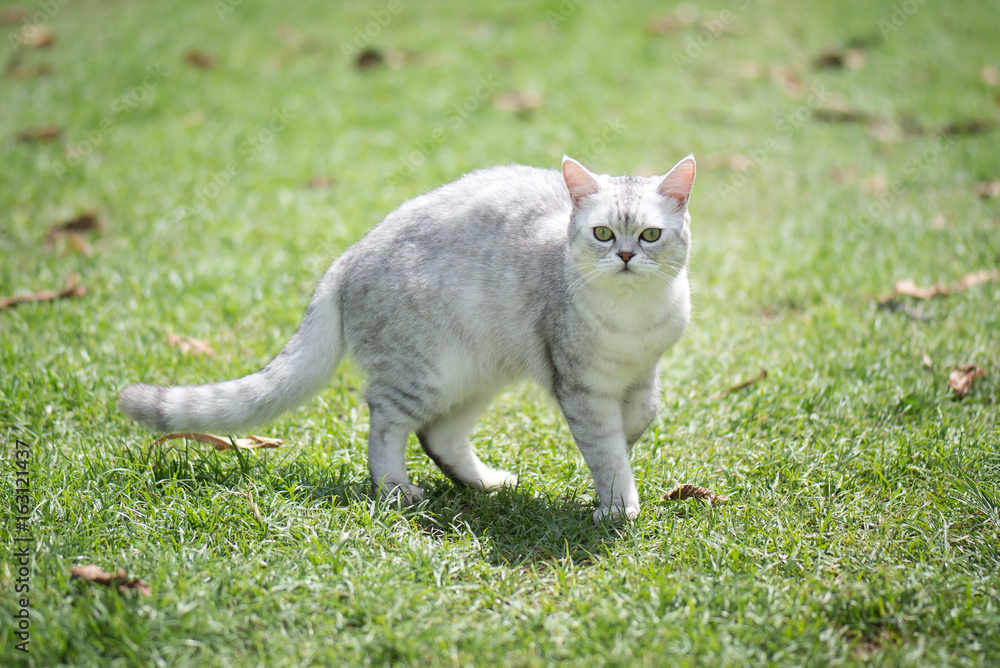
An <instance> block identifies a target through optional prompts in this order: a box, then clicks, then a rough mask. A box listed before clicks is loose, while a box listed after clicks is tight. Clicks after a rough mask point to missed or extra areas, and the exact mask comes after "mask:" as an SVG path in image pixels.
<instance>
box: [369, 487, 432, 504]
mask: <svg viewBox="0 0 1000 668" xmlns="http://www.w3.org/2000/svg"><path fill="white" fill-rule="evenodd" d="M379 496H380V497H382V500H383V501H398V502H399V503H400V504H402V505H404V506H412V505H414V504H417V503H420V502H421V501H423V500H424V490H422V489H420V488H419V487H417V486H416V485H411V484H410V483H408V482H404V483H399V484H396V483H391V482H383V483H382V484H381V485H379Z"/></svg>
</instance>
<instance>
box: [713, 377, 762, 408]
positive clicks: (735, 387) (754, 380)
mask: <svg viewBox="0 0 1000 668" xmlns="http://www.w3.org/2000/svg"><path fill="white" fill-rule="evenodd" d="M765 378H767V369H761V370H760V373H758V374H757V375H756V376H754V377H753V378H751V379H750V380H745V381H743V382H742V383H737V384H736V385H733V386H732V387H727V388H726V389H724V390H722V391H721V392H716V393H715V394H713V395H712V396H710V397H709V399H711V400H712V401H718V400H719V399H722V398H723V397H725V396H726V395H728V394H732V393H733V392H739V391H740V390H743V389H746V388H748V387H750V386H751V385H753V384H754V383H759V382H760V381H762V380H764V379H765Z"/></svg>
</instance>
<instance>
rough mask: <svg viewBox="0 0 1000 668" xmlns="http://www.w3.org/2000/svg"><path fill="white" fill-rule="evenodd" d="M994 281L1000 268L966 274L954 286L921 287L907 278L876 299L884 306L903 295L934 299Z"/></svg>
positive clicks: (999, 274) (938, 284)
mask: <svg viewBox="0 0 1000 668" xmlns="http://www.w3.org/2000/svg"><path fill="white" fill-rule="evenodd" d="M992 281H1000V269H984V270H982V271H976V272H973V273H971V274H966V275H965V276H963V277H962V278H961V279H959V280H958V282H956V283H955V284H954V285H952V286H948V285H945V284H944V283H935V284H934V285H932V286H930V287H926V288H921V287H918V286H917V284H916V283H914V282H913V280H911V279H906V280H903V281H897V282H896V285H895V286H894V287H893V288H892V291H891V292H889V293H887V294H884V295H882V296H881V297H877V298H876V299H877V300H878V303H879V304H881V305H883V306H886V305H888V304H890V303H891V302H893V301H895V299H896V297H899V296H901V295H902V296H906V297H913V298H914V299H932V298H934V297H944V296H947V295H950V294H952V293H953V292H958V291H961V290H968V289H969V288H971V287H974V286H976V285H980V284H981V283H990V282H992Z"/></svg>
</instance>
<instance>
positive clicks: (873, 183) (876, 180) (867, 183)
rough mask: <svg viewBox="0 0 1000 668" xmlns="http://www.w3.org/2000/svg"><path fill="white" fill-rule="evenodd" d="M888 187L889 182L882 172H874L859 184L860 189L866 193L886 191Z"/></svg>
mask: <svg viewBox="0 0 1000 668" xmlns="http://www.w3.org/2000/svg"><path fill="white" fill-rule="evenodd" d="M888 188H889V184H888V183H886V180H885V177H884V176H882V175H881V174H873V175H872V176H870V177H868V178H867V179H864V180H863V181H861V183H859V184H858V189H859V190H861V192H866V193H884V192H885V191H886V190H888Z"/></svg>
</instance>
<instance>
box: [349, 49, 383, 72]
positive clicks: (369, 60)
mask: <svg viewBox="0 0 1000 668" xmlns="http://www.w3.org/2000/svg"><path fill="white" fill-rule="evenodd" d="M384 62H385V55H383V53H382V52H381V51H379V50H378V49H370V48H369V49H365V50H363V51H362V52H361V53H359V54H358V57H357V59H355V61H354V65H355V67H357V68H358V69H359V70H370V69H371V68H373V67H375V66H376V65H381V64H382V63H384Z"/></svg>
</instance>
